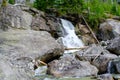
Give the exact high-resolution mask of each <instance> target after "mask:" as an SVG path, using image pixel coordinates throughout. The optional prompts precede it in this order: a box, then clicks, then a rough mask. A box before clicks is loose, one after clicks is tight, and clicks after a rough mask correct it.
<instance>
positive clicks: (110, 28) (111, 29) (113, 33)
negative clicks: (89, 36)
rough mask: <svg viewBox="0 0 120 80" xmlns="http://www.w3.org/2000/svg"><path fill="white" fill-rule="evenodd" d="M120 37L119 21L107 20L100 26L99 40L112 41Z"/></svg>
mask: <svg viewBox="0 0 120 80" xmlns="http://www.w3.org/2000/svg"><path fill="white" fill-rule="evenodd" d="M119 35H120V22H119V21H118V20H113V19H107V20H106V22H104V23H101V24H100V28H99V33H98V38H99V39H101V40H110V39H113V38H115V37H118V36H119Z"/></svg>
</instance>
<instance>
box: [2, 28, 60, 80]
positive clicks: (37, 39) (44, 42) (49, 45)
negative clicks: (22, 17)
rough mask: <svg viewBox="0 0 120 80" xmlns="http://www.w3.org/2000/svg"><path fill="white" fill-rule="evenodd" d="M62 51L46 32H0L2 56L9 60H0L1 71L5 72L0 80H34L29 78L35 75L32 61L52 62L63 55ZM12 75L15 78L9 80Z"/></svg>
mask: <svg viewBox="0 0 120 80" xmlns="http://www.w3.org/2000/svg"><path fill="white" fill-rule="evenodd" d="M61 49H62V48H61V46H60V45H59V44H58V43H57V42H56V41H55V39H54V38H52V37H51V35H50V34H49V33H48V32H45V31H33V30H9V31H7V32H4V31H2V32H0V55H2V56H5V57H6V58H7V61H5V60H3V59H2V58H0V59H1V62H2V63H1V62H0V69H1V70H4V71H3V72H1V73H0V74H2V76H0V80H1V78H2V77H3V78H6V77H7V79H2V80H33V79H29V76H27V74H30V78H31V77H33V75H34V74H32V73H33V66H34V64H33V63H32V61H33V60H38V59H39V60H42V61H44V62H47V61H50V60H52V59H54V58H55V57H58V56H60V55H61ZM3 58H4V57H3ZM8 62H9V63H8ZM3 65H5V66H6V67H5V66H3ZM7 68H8V69H7ZM14 69H16V70H17V71H16V70H15V71H14ZM7 72H8V73H7ZM31 72H32V73H31ZM4 75H7V76H4ZM12 75H13V78H12V77H11V78H10V79H9V77H10V76H12ZM24 76H25V79H24ZM18 78H20V79H18Z"/></svg>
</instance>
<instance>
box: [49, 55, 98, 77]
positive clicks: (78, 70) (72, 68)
mask: <svg viewBox="0 0 120 80" xmlns="http://www.w3.org/2000/svg"><path fill="white" fill-rule="evenodd" d="M97 72H98V70H97V68H96V67H95V66H92V65H91V64H90V63H89V62H87V61H79V60H76V59H75V58H73V57H71V56H64V57H62V58H61V59H60V60H54V61H52V62H50V63H49V64H48V74H52V75H54V76H56V77H85V76H93V75H94V76H95V75H97Z"/></svg>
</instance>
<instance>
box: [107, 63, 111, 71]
mask: <svg viewBox="0 0 120 80" xmlns="http://www.w3.org/2000/svg"><path fill="white" fill-rule="evenodd" d="M111 65H112V61H109V62H108V66H107V73H111V67H112V66H111Z"/></svg>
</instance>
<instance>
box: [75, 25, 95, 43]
mask: <svg viewBox="0 0 120 80" xmlns="http://www.w3.org/2000/svg"><path fill="white" fill-rule="evenodd" d="M77 28H78V29H76V33H78V34H80V36H81V37H82V40H83V42H84V43H85V45H90V44H93V43H96V41H95V39H94V38H93V36H92V34H91V32H90V31H89V29H88V28H87V26H85V25H82V24H80V23H79V24H77Z"/></svg>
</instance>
